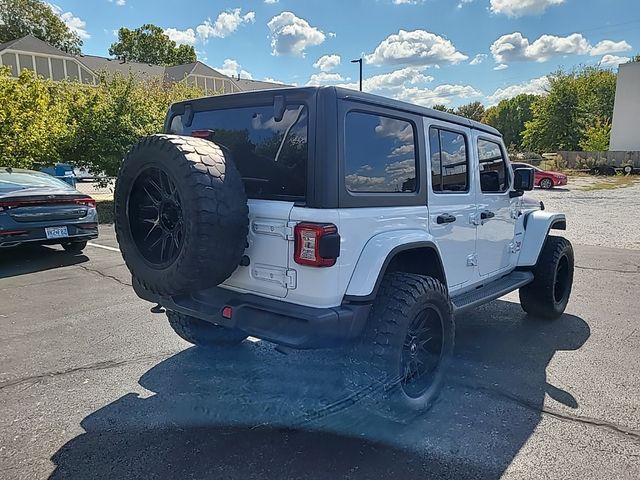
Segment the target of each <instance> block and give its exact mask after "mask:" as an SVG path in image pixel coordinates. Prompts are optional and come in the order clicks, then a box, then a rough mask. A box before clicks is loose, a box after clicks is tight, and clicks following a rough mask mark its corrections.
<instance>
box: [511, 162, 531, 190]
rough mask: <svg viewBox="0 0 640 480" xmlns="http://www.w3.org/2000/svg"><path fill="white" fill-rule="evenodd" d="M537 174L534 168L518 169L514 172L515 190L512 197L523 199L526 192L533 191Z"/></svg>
mask: <svg viewBox="0 0 640 480" xmlns="http://www.w3.org/2000/svg"><path fill="white" fill-rule="evenodd" d="M534 178H535V172H534V170H533V168H516V169H515V170H514V171H513V190H514V191H512V192H511V194H510V196H511V197H521V196H522V195H523V194H524V192H525V191H531V190H533V184H534Z"/></svg>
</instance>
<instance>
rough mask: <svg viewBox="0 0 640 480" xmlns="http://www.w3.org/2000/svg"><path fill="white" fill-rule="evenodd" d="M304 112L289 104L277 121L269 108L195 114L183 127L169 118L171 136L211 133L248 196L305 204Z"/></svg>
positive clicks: (174, 119) (271, 107) (305, 148)
mask: <svg viewBox="0 0 640 480" xmlns="http://www.w3.org/2000/svg"><path fill="white" fill-rule="evenodd" d="M307 125H308V115H307V109H306V107H305V106H303V105H289V106H287V108H286V109H285V111H284V114H283V116H282V119H279V120H276V115H275V114H274V109H273V106H272V105H269V106H255V107H243V108H228V109H223V110H209V111H203V112H196V113H195V114H194V116H193V122H192V123H191V125H189V126H185V125H184V124H183V121H182V116H180V115H179V116H176V117H174V118H173V119H172V121H171V125H170V132H171V133H175V134H180V135H190V134H191V133H192V132H194V131H197V130H210V131H211V139H212V140H213V141H214V142H216V143H218V144H220V145H223V146H225V147H227V148H228V149H229V150H230V152H231V155H232V157H233V161H234V163H235V165H236V166H237V167H238V170H239V171H240V174H241V175H242V179H243V181H244V184H245V190H246V192H247V195H248V196H249V197H250V198H262V199H270V200H275V199H291V200H304V198H305V192H306V172H307Z"/></svg>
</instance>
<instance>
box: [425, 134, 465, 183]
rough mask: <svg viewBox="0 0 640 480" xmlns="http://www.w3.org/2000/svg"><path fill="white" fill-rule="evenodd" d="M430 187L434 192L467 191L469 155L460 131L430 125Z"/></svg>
mask: <svg viewBox="0 0 640 480" xmlns="http://www.w3.org/2000/svg"><path fill="white" fill-rule="evenodd" d="M429 147H430V152H431V187H432V188H433V191H434V192H467V191H468V190H469V174H468V170H469V156H468V154H467V141H466V138H465V136H464V135H463V134H462V133H457V132H452V131H449V130H442V129H439V128H435V127H431V128H430V129H429Z"/></svg>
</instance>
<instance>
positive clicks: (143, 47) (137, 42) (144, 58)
mask: <svg viewBox="0 0 640 480" xmlns="http://www.w3.org/2000/svg"><path fill="white" fill-rule="evenodd" d="M109 55H113V56H115V57H116V58H119V59H121V60H128V61H131V62H140V63H150V64H153V65H165V66H172V65H180V64H183V63H193V62H195V61H196V59H197V57H196V51H195V49H194V48H193V47H192V46H190V45H177V44H176V42H174V41H173V40H171V39H170V38H169V37H168V36H167V35H166V34H165V33H164V30H163V29H162V28H160V27H158V26H156V25H153V24H150V23H147V24H144V25H142V26H141V27H139V28H136V29H135V30H129V29H128V28H126V27H122V28H120V30H118V41H117V42H115V43H113V44H112V45H111V47H110V48H109Z"/></svg>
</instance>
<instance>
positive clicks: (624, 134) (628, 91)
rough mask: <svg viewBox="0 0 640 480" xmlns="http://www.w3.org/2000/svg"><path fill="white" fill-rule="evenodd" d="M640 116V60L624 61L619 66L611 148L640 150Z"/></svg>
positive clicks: (613, 149)
mask: <svg viewBox="0 0 640 480" xmlns="http://www.w3.org/2000/svg"><path fill="white" fill-rule="evenodd" d="M639 118H640V62H629V63H624V64H622V65H620V66H619V67H618V81H617V84H616V99H615V103H614V107H613V123H612V126H611V142H610V144H609V150H612V151H640V135H638V119H639Z"/></svg>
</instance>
